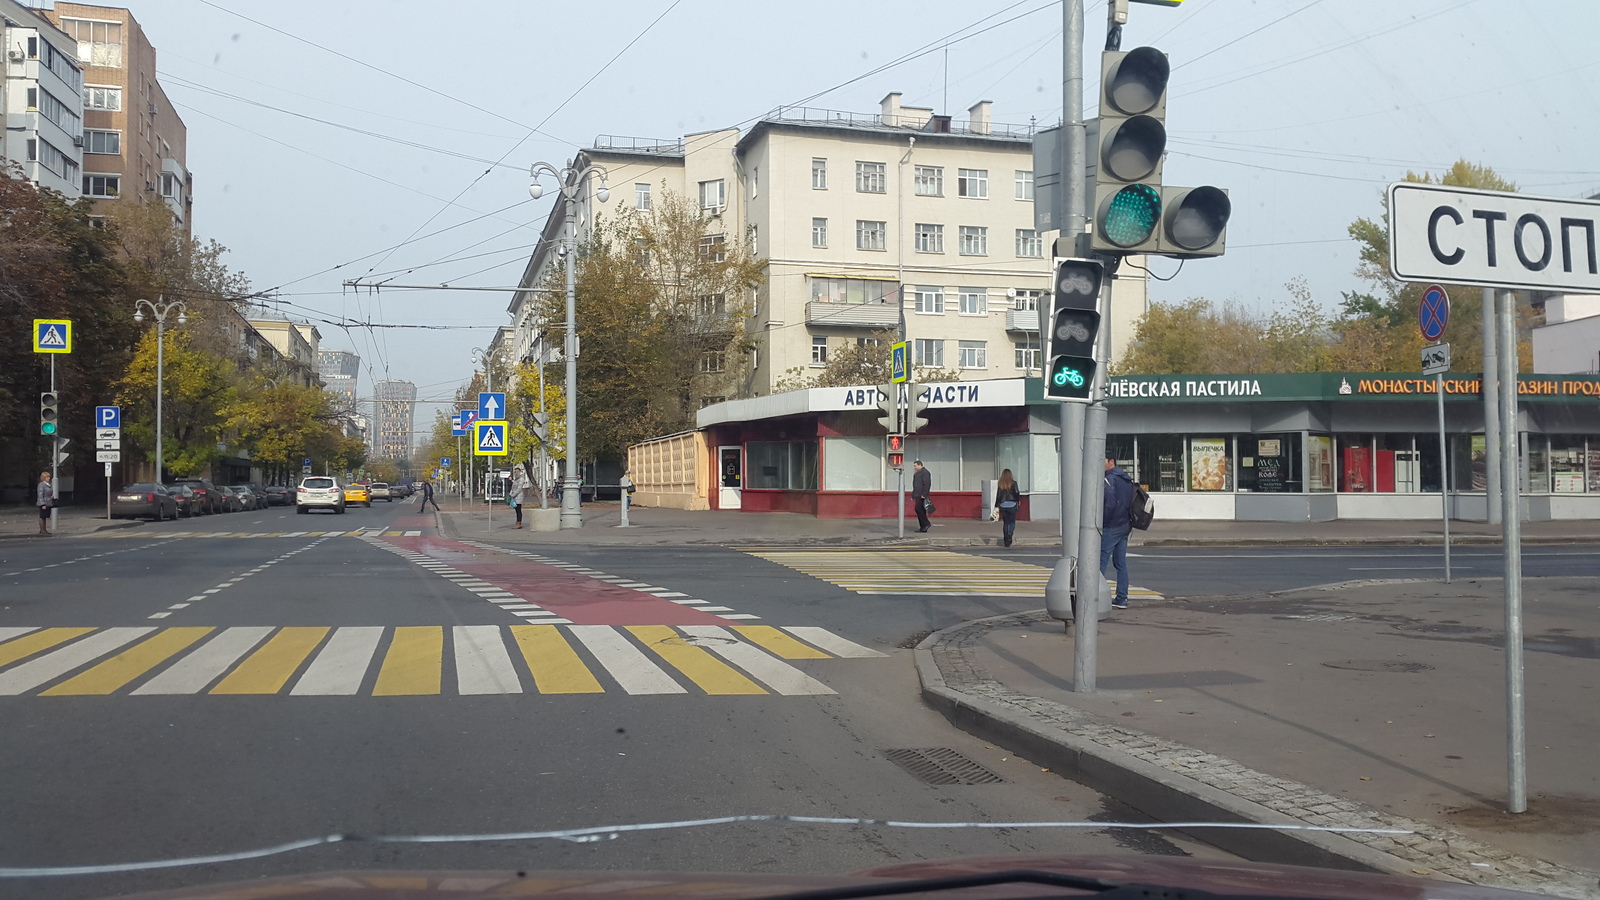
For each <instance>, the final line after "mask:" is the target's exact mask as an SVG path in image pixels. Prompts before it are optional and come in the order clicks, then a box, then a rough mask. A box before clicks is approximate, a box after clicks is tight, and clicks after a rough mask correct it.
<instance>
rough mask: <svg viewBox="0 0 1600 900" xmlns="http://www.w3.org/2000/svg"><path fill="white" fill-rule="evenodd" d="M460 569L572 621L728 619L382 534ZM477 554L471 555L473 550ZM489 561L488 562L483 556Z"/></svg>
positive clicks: (526, 565) (578, 578)
mask: <svg viewBox="0 0 1600 900" xmlns="http://www.w3.org/2000/svg"><path fill="white" fill-rule="evenodd" d="M381 540H384V541H387V542H388V543H391V544H393V545H395V546H396V547H402V548H404V549H406V550H411V551H414V552H417V553H422V554H425V555H427V556H429V557H430V558H432V559H436V560H438V561H439V562H442V563H447V564H449V565H450V566H452V567H454V568H456V569H460V570H461V571H462V572H465V573H467V574H468V575H472V576H474V577H476V578H479V579H481V580H483V581H485V582H487V583H489V584H492V585H494V586H495V587H498V588H500V589H502V590H505V591H509V592H510V593H513V594H516V595H517V596H518V597H522V598H523V599H525V600H527V601H528V602H530V603H537V604H539V606H541V607H543V608H545V609H547V610H549V611H550V612H553V613H555V614H557V615H559V616H561V617H562V618H563V619H566V620H568V621H570V622H571V623H572V624H574V625H727V624H728V620H727V619H724V618H722V617H721V616H717V615H713V614H711V613H708V612H701V611H700V610H698V609H695V608H693V607H690V606H684V605H682V604H678V603H673V602H672V601H671V600H665V599H662V598H661V597H657V596H655V595H653V594H647V593H645V592H643V591H637V590H634V589H632V588H625V587H618V586H617V585H614V584H610V583H608V582H604V581H598V580H596V579H594V578H590V577H589V576H587V575H582V574H579V573H577V572H570V571H568V570H566V569H561V568H557V567H556V566H551V565H547V564H545V563H538V562H533V561H532V560H524V559H517V558H515V557H511V556H508V555H506V554H503V553H496V552H494V551H492V550H480V549H479V548H477V547H472V546H469V545H467V544H463V543H461V542H460V541H452V540H449V539H448V538H440V537H410V538H408V537H390V538H382V539H381ZM474 554H476V556H475V555H474ZM488 560H493V561H488Z"/></svg>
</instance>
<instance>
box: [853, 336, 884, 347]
mask: <svg viewBox="0 0 1600 900" xmlns="http://www.w3.org/2000/svg"><path fill="white" fill-rule="evenodd" d="M856 346H857V347H861V348H867V347H882V346H883V339H882V338H868V337H858V338H856Z"/></svg>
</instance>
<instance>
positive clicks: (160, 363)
mask: <svg viewBox="0 0 1600 900" xmlns="http://www.w3.org/2000/svg"><path fill="white" fill-rule="evenodd" d="M166 324H167V317H166V315H165V314H164V313H157V314H156V476H155V477H154V478H152V479H150V480H151V481H154V482H156V483H157V484H160V483H161V468H162V463H163V462H165V460H166V457H164V456H162V455H161V394H162V390H161V380H162V370H163V369H164V368H165V367H166V362H167V359H166V348H165V346H164V344H163V341H164V338H163V332H164V331H165V330H166ZM50 379H51V382H52V383H51V385H50V387H51V388H52V389H54V388H55V384H54V381H55V370H54V369H53V368H52V369H51V375H50Z"/></svg>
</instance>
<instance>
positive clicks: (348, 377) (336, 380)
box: [317, 350, 361, 415]
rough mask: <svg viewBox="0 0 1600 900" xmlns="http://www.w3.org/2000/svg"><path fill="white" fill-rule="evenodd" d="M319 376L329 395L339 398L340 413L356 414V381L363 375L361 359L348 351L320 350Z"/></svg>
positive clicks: (318, 354) (318, 360)
mask: <svg viewBox="0 0 1600 900" xmlns="http://www.w3.org/2000/svg"><path fill="white" fill-rule="evenodd" d="M317 374H318V375H321V376H322V383H323V385H325V386H326V387H325V389H326V390H327V392H328V393H330V394H333V395H335V396H337V397H338V398H339V401H338V409H339V412H341V413H345V414H346V415H351V414H354V413H355V412H356V379H357V378H359V377H360V375H361V357H359V356H357V355H355V354H354V353H351V352H350V351H348V350H318V351H317Z"/></svg>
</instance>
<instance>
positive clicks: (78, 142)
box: [72, 134, 83, 147]
mask: <svg viewBox="0 0 1600 900" xmlns="http://www.w3.org/2000/svg"><path fill="white" fill-rule="evenodd" d="M72 146H74V147H82V146H83V135H81V134H75V135H73V136H72Z"/></svg>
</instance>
